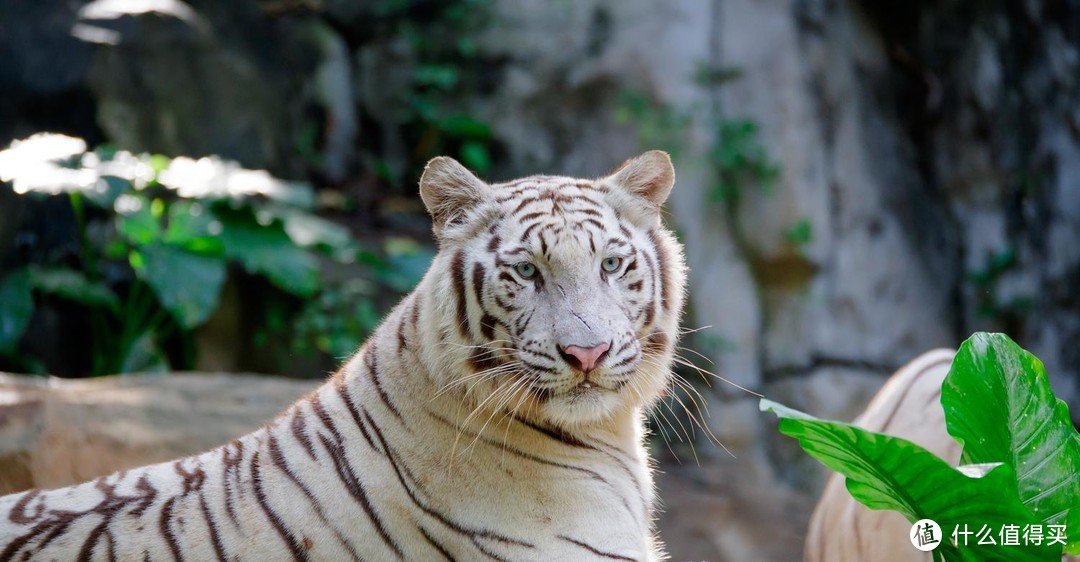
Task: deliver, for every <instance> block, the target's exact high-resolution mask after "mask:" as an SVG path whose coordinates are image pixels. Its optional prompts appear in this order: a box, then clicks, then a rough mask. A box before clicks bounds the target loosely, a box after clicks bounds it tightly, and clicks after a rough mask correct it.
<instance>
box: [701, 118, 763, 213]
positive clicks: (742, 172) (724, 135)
mask: <svg viewBox="0 0 1080 562" xmlns="http://www.w3.org/2000/svg"><path fill="white" fill-rule="evenodd" d="M715 131H716V140H715V141H714V142H713V146H712V150H711V151H710V154H709V156H710V159H711V162H712V164H713V167H714V168H715V170H716V180H717V183H716V185H714V186H713V189H712V190H711V191H710V196H711V198H712V200H713V201H717V202H721V203H724V204H726V205H728V206H729V207H731V208H734V207H736V206H738V204H739V202H740V201H742V198H743V196H744V193H745V191H746V190H747V189H750V188H752V187H757V188H758V189H763V190H767V189H770V188H771V187H772V185H773V181H774V180H775V179H776V177H777V176H778V175H779V174H780V168H779V166H777V165H776V164H775V163H774V162H773V161H772V160H771V159H770V158H769V155H768V152H767V151H766V150H765V147H764V145H762V144H761V141H760V140H759V139H758V133H759V130H758V125H757V123H755V122H753V121H750V120H748V119H736V120H727V119H725V120H721V121H720V122H719V123H718V124H717V126H716V129H715Z"/></svg>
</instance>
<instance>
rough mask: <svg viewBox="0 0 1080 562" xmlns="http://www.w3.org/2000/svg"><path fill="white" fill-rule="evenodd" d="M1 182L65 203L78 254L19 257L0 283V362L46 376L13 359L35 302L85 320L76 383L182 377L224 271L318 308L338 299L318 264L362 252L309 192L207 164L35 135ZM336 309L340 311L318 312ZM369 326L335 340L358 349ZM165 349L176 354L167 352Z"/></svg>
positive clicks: (19, 353)
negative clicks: (39, 298) (134, 375)
mask: <svg viewBox="0 0 1080 562" xmlns="http://www.w3.org/2000/svg"><path fill="white" fill-rule="evenodd" d="M0 180H2V181H4V182H11V183H12V186H13V188H14V191H15V193H17V194H21V195H36V196H62V197H66V198H67V199H68V201H69V202H70V208H71V212H72V215H73V217H74V222H75V231H76V236H77V238H78V246H79V249H78V252H77V254H72V253H67V254H65V253H46V254H44V255H43V256H37V257H36V258H35V259H33V260H22V263H21V264H19V265H18V266H17V267H15V268H14V269H12V270H10V271H7V272H6V273H4V274H3V276H2V277H0V357H6V358H7V360H8V361H9V362H10V363H14V364H16V365H18V366H21V367H23V368H24V369H27V370H36V371H41V370H44V368H46V367H47V365H46V364H45V362H44V361H43V360H42V359H43V358H40V357H33V356H32V354H31V353H30V352H29V351H28V350H25V349H20V340H21V339H22V335H23V333H24V331H25V330H26V328H27V325H28V323H29V321H30V319H31V316H32V315H33V313H34V307H35V301H34V295H35V294H38V295H48V296H52V297H56V298H59V299H62V300H64V301H68V302H70V303H72V304H74V305H76V306H77V308H76V310H80V311H83V312H85V313H86V314H87V315H88V316H89V323H90V326H91V331H90V332H91V333H90V334H89V337H90V339H91V340H92V341H91V342H90V348H91V349H92V362H91V364H90V365H88V366H87V367H86V373H87V374H92V375H100V374H108V373H116V372H130V371H149V370H166V369H168V368H190V367H191V366H192V365H193V363H194V354H195V350H194V338H193V333H194V330H195V329H196V328H197V327H199V326H200V325H202V324H203V323H204V322H206V320H207V319H208V318H209V317H210V316H211V314H212V313H213V312H214V311H215V310H216V309H217V308H218V305H219V300H220V294H221V289H222V286H223V284H224V283H225V280H226V277H227V274H228V267H229V265H230V264H233V265H235V266H238V267H242V268H243V269H244V270H246V271H247V272H249V273H250V274H252V275H255V276H258V277H262V278H265V279H266V280H267V281H269V282H270V284H272V285H273V286H274V287H276V288H277V289H278V290H280V292H281V293H283V295H291V296H292V297H298V298H303V299H313V301H312V302H323V301H325V300H326V299H329V298H331V295H334V294H336V293H335V291H339V289H337V288H331V287H327V286H326V284H325V283H324V282H323V281H322V280H321V276H320V271H319V263H320V261H319V260H320V256H321V259H323V260H328V261H333V262H337V263H339V264H351V263H356V262H357V259H358V255H360V250H359V247H358V245H357V244H356V242H355V241H354V240H353V239H352V236H351V235H350V233H349V232H348V230H346V229H345V228H344V227H342V226H340V225H338V224H336V223H333V222H330V221H328V220H325V219H322V218H319V217H317V216H316V215H314V214H313V212H312V208H313V205H314V195H313V191H312V190H311V188H310V187H309V186H307V185H306V184H300V183H289V182H285V181H282V180H278V179H275V178H272V177H271V176H270V175H269V174H267V173H266V172H263V171H253V170H244V169H241V168H240V167H239V166H238V165H236V164H235V163H232V162H226V161H222V160H219V159H216V158H201V159H198V160H193V159H190V158H175V159H169V158H168V157H165V156H161V155H147V154H141V155H136V154H132V153H130V152H126V151H116V150H111V149H108V148H103V147H99V148H98V149H96V150H94V151H89V152H88V151H87V147H86V145H85V143H84V142H83V141H81V140H79V139H74V138H70V137H65V136H61V135H50V134H41V135H35V136H33V137H31V138H29V139H27V140H24V141H16V142H14V143H12V145H11V146H10V147H9V148H8V149H7V150H4V151H0ZM27 262H29V263H27ZM267 308H268V309H273V308H274V307H273V306H269V305H268V307H267ZM334 312H337V314H342V313H343V312H344V311H342V310H341V309H336V310H335V311H330V310H324V311H323V314H324V315H326V316H331V315H333V314H334ZM313 315H314V313H310V314H309V316H313ZM368 317H369V318H370V317H371V315H369V316H368ZM312 322H314V323H315V324H316V325H319V326H321V325H324V324H327V323H329V321H328V320H326V319H323V320H322V321H321V322H316V321H314V320H313V321H312ZM370 328H371V324H370V322H369V323H367V324H363V325H361V326H358V327H357V329H356V330H353V331H348V330H346V331H343V332H342V333H341V334H340V337H353V338H354V339H353V340H352V342H353V345H356V344H357V343H359V341H361V340H362V338H363V336H364V335H366V331H367V330H370ZM302 335H304V336H307V337H316V334H314V333H307V332H302ZM167 342H173V343H174V344H177V345H178V346H179V348H180V350H181V351H180V352H179V353H173V354H169V353H166V352H165V349H166V343H167Z"/></svg>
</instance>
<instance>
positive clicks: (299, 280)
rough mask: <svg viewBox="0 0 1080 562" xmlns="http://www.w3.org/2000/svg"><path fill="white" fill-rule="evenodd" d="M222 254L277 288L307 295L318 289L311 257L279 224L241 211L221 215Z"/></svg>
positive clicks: (312, 257)
mask: <svg viewBox="0 0 1080 562" xmlns="http://www.w3.org/2000/svg"><path fill="white" fill-rule="evenodd" d="M221 218H222V224H223V229H222V232H221V242H222V244H224V249H225V255H227V256H229V257H230V258H232V259H235V260H237V261H239V262H240V263H241V264H243V265H244V268H245V269H247V270H248V271H250V272H252V273H257V274H261V275H265V276H266V278H267V279H269V280H270V281H271V282H272V283H273V284H275V285H277V286H278V287H280V288H281V289H283V290H285V291H287V292H289V293H292V294H294V295H298V296H301V297H308V296H311V295H313V294H314V293H315V291H316V290H317V289H318V283H319V278H318V263H317V262H316V261H315V257H314V256H312V255H311V254H310V253H309V252H307V251H306V250H304V249H303V248H300V247H298V246H297V245H296V244H295V243H293V241H292V239H291V238H289V235H288V234H286V233H285V230H284V229H283V228H282V226H281V223H278V222H273V223H270V224H268V225H265V226H264V225H261V224H259V223H258V222H256V221H255V219H254V218H253V217H251V216H247V215H246V214H243V213H231V214H228V215H222V217H221Z"/></svg>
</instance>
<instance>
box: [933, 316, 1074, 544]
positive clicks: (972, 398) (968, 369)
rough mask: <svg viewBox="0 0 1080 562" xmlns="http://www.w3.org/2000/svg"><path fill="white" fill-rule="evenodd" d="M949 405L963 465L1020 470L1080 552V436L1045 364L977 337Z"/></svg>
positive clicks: (1036, 507) (956, 374) (952, 381)
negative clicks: (996, 464)
mask: <svg viewBox="0 0 1080 562" xmlns="http://www.w3.org/2000/svg"><path fill="white" fill-rule="evenodd" d="M941 405H942V406H943V407H944V408H945V424H946V426H947V428H948V431H949V434H950V435H952V436H953V437H954V438H955V439H956V440H957V441H959V442H960V444H961V445H963V446H964V452H963V456H962V457H961V458H962V461H963V462H969V463H982V462H1004V463H1006V464H1008V465H1010V466H1011V467H1013V469H1014V470H1015V473H1016V476H1017V482H1018V483H1017V487H1018V490H1019V492H1020V498H1021V499H1022V500H1023V502H1024V504H1025V505H1027V507H1028V508H1029V509H1031V511H1032V512H1033V513H1034V514H1035V515H1036V516H1037V517H1038V518H1039V519H1040V520H1042V522H1043V523H1045V524H1047V525H1050V524H1058V525H1060V524H1064V525H1066V529H1067V531H1069V535H1070V536H1069V540H1068V548H1067V552H1069V553H1070V554H1075V553H1080V507H1077V508H1076V509H1072V508H1073V506H1080V434H1078V433H1077V432H1076V429H1075V428H1074V427H1073V425H1072V422H1071V421H1070V418H1069V409H1068V406H1066V405H1065V403H1064V402H1062V401H1061V400H1058V399H1057V398H1055V397H1054V393H1053V391H1052V390H1051V388H1050V381H1049V380H1048V379H1047V377H1046V369H1045V368H1043V364H1042V362H1041V361H1039V359H1038V358H1037V357H1035V356H1034V355H1032V354H1030V353H1028V352H1027V351H1025V350H1024V349H1023V348H1021V347H1020V346H1019V345H1016V343H1015V342H1013V341H1012V340H1011V339H1009V337H1008V336H1006V335H1004V334H987V333H977V334H975V335H973V336H972V337H971V338H969V339H968V340H967V341H966V342H964V344H963V345H961V346H960V350H959V351H958V352H957V354H956V358H955V359H954V360H953V364H952V369H951V370H950V371H949V375H948V376H947V377H946V378H945V382H944V384H943V386H942V390H941Z"/></svg>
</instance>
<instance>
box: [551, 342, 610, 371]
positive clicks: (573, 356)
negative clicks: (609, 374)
mask: <svg viewBox="0 0 1080 562" xmlns="http://www.w3.org/2000/svg"><path fill="white" fill-rule="evenodd" d="M609 348H611V345H610V344H606V343H602V344H600V345H597V346H594V347H579V346H576V345H568V346H566V347H561V346H560V348H559V352H560V353H561V354H562V357H563V359H565V360H566V362H567V363H569V364H570V366H571V367H573V368H575V369H578V370H579V371H581V372H583V373H588V372H589V371H591V370H593V369H594V368H596V365H597V364H599V363H600V362H601V361H603V360H604V357H606V356H607V352H608V349H609Z"/></svg>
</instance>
